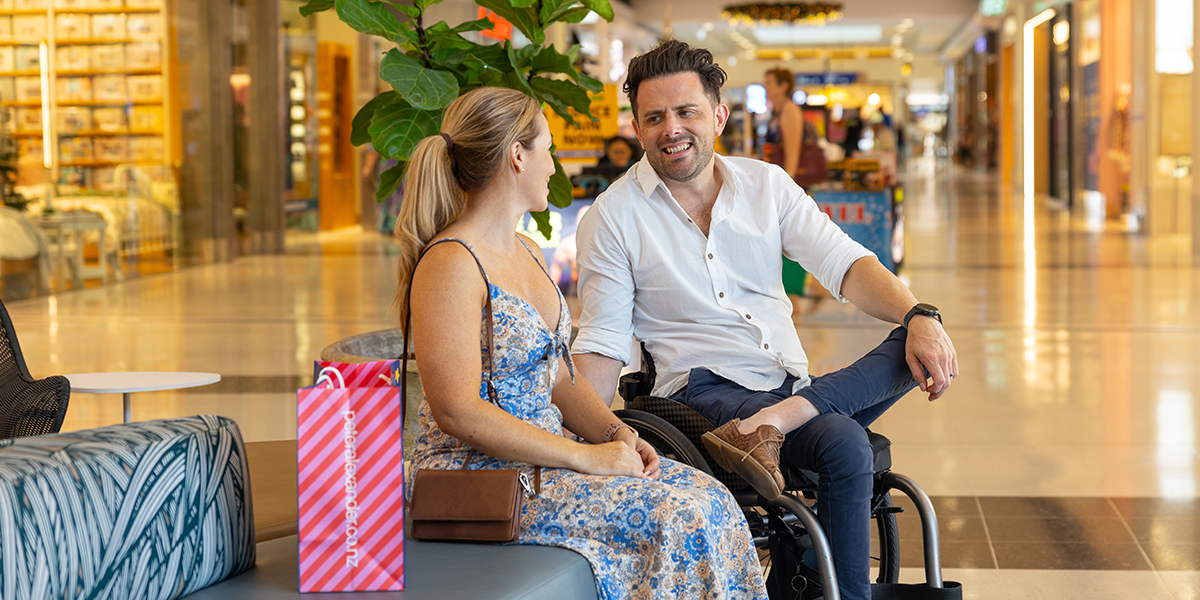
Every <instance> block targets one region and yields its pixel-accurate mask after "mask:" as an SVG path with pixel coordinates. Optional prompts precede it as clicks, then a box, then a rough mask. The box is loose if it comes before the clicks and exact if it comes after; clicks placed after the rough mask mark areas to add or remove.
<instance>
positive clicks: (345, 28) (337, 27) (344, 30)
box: [317, 10, 366, 206]
mask: <svg viewBox="0 0 1200 600" xmlns="http://www.w3.org/2000/svg"><path fill="white" fill-rule="evenodd" d="M358 37H359V33H358V32H357V31H355V30H354V29H353V28H351V27H350V26H349V25H347V24H345V23H343V22H342V21H341V20H339V19H338V17H337V13H336V12H334V11H332V10H327V11H324V12H320V13H317V42H334V43H337V44H344V45H346V46H349V47H350V48H351V52H352V54H351V57H352V60H351V68H350V80H351V86H352V87H351V89H354V90H358V89H359V81H358V78H359V74H358V68H357V67H358V63H359V60H360V59H361V57H360V56H359V46H358ZM365 103H366V100H362V99H358V105H357V106H355V109H357V108H358V106H361V105H362V104H365ZM362 165H363V153H362V152H361V151H358V152H354V173H356V174H357V173H361V172H362ZM353 181H354V197H355V198H359V197H361V196H362V193H363V191H362V188H363V182H362V178H361V177H357V176H356V177H354V178H353ZM356 206H358V205H357V204H356Z"/></svg>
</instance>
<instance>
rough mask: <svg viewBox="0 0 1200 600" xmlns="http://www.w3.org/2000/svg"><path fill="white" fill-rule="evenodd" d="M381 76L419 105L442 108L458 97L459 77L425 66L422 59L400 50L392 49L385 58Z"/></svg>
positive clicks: (406, 97) (410, 101) (405, 96)
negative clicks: (457, 78) (421, 61)
mask: <svg viewBox="0 0 1200 600" xmlns="http://www.w3.org/2000/svg"><path fill="white" fill-rule="evenodd" d="M379 76H380V77H382V78H383V80H384V81H386V82H388V83H390V84H392V87H393V88H396V92H397V93H398V94H400V95H401V96H402V97H403V98H404V99H405V100H407V101H408V103H409V104H411V105H413V106H414V107H416V108H420V109H425V110H441V109H443V108H446V107H447V106H450V103H451V102H454V100H455V99H456V98H458V80H456V79H455V78H454V75H451V74H450V73H447V72H446V71H437V70H434V69H426V68H425V67H424V66H423V65H422V64H421V63H420V61H418V60H416V59H415V58H412V57H410V56H407V55H405V54H404V53H403V52H400V50H398V49H392V50H389V51H388V53H387V55H386V56H384V57H383V62H382V63H380V65H379Z"/></svg>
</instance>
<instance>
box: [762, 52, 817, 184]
mask: <svg viewBox="0 0 1200 600" xmlns="http://www.w3.org/2000/svg"><path fill="white" fill-rule="evenodd" d="M763 87H764V88H766V90H767V100H769V101H770V102H771V106H772V107H774V111H773V112H772V115H771V125H770V128H769V129H768V130H767V139H766V141H767V147H766V156H765V158H766V160H767V162H769V163H772V164H776V165H779V166H781V167H783V170H784V171H787V174H788V175H790V176H791V177H792V179H794V180H795V181H796V183H797V184H799V185H800V187H804V188H807V187H809V186H811V185H814V184H818V183H822V182H825V181H828V180H829V170H828V168H827V166H826V163H825V154H824V153H823V152H822V151H821V147H820V144H819V143H818V142H817V136H816V135H814V134H815V129H813V130H811V132H810V131H809V130H806V129H805V127H804V124H805V120H804V114H803V113H802V112H801V110H800V107H799V106H797V105H796V103H795V102H793V101H792V93H793V92H794V91H795V88H796V78H795V76H794V75H792V72H791V71H789V70H787V69H784V68H776V69H771V70H770V71H767V74H766V80H765V82H764V83H763Z"/></svg>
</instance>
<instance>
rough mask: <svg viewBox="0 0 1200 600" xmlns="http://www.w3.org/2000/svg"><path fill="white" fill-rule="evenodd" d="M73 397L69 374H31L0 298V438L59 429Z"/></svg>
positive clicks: (44, 432) (56, 431)
mask: <svg viewBox="0 0 1200 600" xmlns="http://www.w3.org/2000/svg"><path fill="white" fill-rule="evenodd" d="M70 399H71V382H69V381H67V378H66V377H63V376H61V375H55V376H53V377H47V378H45V379H38V380H35V379H34V378H33V377H32V376H30V375H29V369H28V368H27V367H26V366H25V359H24V358H23V357H22V356H21V346H20V345H19V344H18V343H17V333H16V331H14V330H13V325H12V320H11V319H10V318H9V317H8V310H7V309H5V308H4V303H3V302H0V439H7V438H15V437H26V436H31V435H42V434H46V433H58V430H59V429H62V423H63V417H65V416H66V414H67V402H68V401H69V400H70Z"/></svg>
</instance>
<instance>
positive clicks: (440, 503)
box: [400, 239, 542, 542]
mask: <svg viewBox="0 0 1200 600" xmlns="http://www.w3.org/2000/svg"><path fill="white" fill-rule="evenodd" d="M449 241H458V240H450V239H445V240H438V241H437V242H434V243H433V244H431V245H430V246H429V247H428V248H426V249H425V250H424V251H423V252H421V256H420V257H418V258H417V263H420V262H421V258H422V257H424V256H425V252H428V251H429V248H432V247H434V246H436V245H438V244H440V243H442V242H449ZM459 243H462V242H459ZM464 245H465V244H464ZM472 256H474V253H472ZM475 264H476V265H477V266H478V267H479V272H480V274H482V275H483V280H484V282H485V283H487V284H488V294H487V300H486V302H485V304H484V308H485V309H486V311H487V316H486V322H487V338H488V350H489V352H488V376H487V395H488V400H490V401H491V402H492V403H493V404H495V405H496V406H500V400H499V399H498V397H497V395H496V386H495V385H494V384H493V383H492V370H493V368H494V364H493V362H492V357H493V356H494V355H495V354H496V344H495V341H494V340H493V339H492V294H491V282H489V281H488V278H487V272H486V271H484V270H483V265H482V264H479V259H478V258H476V259H475ZM416 270H417V267H416V265H415V264H414V265H413V271H414V272H416ZM411 300H412V282H411V281H410V282H409V284H408V292H407V300H406V301H405V306H409V302H410V301H411ZM411 324H412V310H411V309H410V310H409V311H408V314H407V315H406V316H405V320H404V330H403V331H402V332H401V335H403V336H404V350H403V356H401V358H400V360H401V362H402V365H401V368H400V404H401V411H403V412H401V414H402V415H403V414H407V408H408V396H407V393H406V392H407V389H408V386H407V384H408V332H409V327H410V325H411ZM501 408H503V407H501ZM474 455H475V450H471V452H470V453H468V454H467V458H466V460H464V461H463V466H462V468H461V469H453V470H443V469H418V470H417V475H416V478H415V479H414V480H413V492H412V502H411V503H410V504H409V507H408V510H409V516H410V517H411V518H412V537H413V538H415V539H418V540H442V541H457V542H515V541H517V539H518V538H519V537H520V532H521V508H522V506H524V504H525V494H526V493H529V494H536V493H540V492H541V479H542V477H541V474H542V472H541V467H536V468H535V469H534V479H535V481H534V485H533V486H532V488H531V486H530V484H529V479H528V477H526V476H525V475H523V474H522V473H521V471H520V470H519V469H478V470H474V471H472V470H468V469H467V464H468V463H470V462H471V458H472V457H473V456H474Z"/></svg>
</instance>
